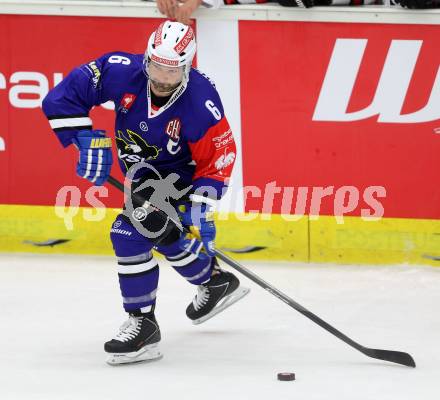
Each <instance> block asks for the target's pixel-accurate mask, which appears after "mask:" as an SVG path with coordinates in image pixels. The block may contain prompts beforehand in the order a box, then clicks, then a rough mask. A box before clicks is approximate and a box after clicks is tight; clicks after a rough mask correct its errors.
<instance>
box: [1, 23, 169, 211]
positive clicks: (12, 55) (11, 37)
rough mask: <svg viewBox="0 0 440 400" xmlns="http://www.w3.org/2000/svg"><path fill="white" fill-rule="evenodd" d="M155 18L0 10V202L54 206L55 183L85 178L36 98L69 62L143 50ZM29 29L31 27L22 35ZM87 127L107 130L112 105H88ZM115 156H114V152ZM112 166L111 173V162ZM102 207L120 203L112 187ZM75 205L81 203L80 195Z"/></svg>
mask: <svg viewBox="0 0 440 400" xmlns="http://www.w3.org/2000/svg"><path fill="white" fill-rule="evenodd" d="M160 21H161V20H160V19H136V18H97V17H53V16H22V15H8V16H0V37H1V38H2V39H1V40H0V118H1V121H2V124H1V128H0V129H1V130H0V138H3V139H4V142H5V150H4V151H0V168H1V174H0V204H32V205H54V204H55V199H56V196H57V192H58V190H59V189H60V188H61V187H63V186H66V185H67V186H78V187H79V188H80V190H81V193H83V194H85V193H86V190H87V188H89V187H90V184H89V183H88V182H87V181H85V180H83V179H80V178H78V177H77V176H76V173H75V163H76V160H77V151H76V149H75V148H73V146H70V147H69V148H67V149H63V148H62V146H61V145H60V144H59V142H58V140H57V139H56V136H55V134H54V133H53V132H52V131H51V129H50V127H49V124H48V121H47V120H46V118H45V116H44V114H43V112H42V110H41V107H40V104H41V100H42V98H44V96H45V95H46V93H47V91H48V90H49V89H51V88H52V87H54V86H55V84H57V83H59V82H60V81H61V80H62V78H63V77H64V76H66V75H67V74H68V73H69V72H70V71H71V70H72V69H73V68H74V67H75V66H78V65H80V64H82V63H85V62H89V61H90V60H93V59H94V58H96V57H99V56H100V55H102V54H104V53H106V52H109V51H117V50H124V51H128V52H133V53H143V52H144V51H145V47H146V43H147V40H148V37H149V34H150V33H151V32H152V31H153V30H154V29H155V27H156V26H157V25H158V24H159V23H160ZM30 32H31V34H30ZM91 116H92V118H93V121H94V126H95V128H99V129H105V130H107V131H108V132H110V133H111V134H112V132H113V111H112V110H110V109H104V108H103V107H97V108H95V109H94V110H92V112H91ZM115 159H116V157H115ZM112 173H113V174H114V175H115V176H119V177H120V176H121V175H119V170H118V168H117V165H116V164H115V167H114V168H113V171H112ZM102 200H103V202H104V203H105V204H106V205H107V206H111V207H120V206H121V204H122V195H121V194H120V193H118V192H116V191H113V192H112V194H111V196H109V198H108V199H102ZM81 204H82V205H89V204H88V203H87V202H86V201H85V196H84V195H83V198H82V200H81Z"/></svg>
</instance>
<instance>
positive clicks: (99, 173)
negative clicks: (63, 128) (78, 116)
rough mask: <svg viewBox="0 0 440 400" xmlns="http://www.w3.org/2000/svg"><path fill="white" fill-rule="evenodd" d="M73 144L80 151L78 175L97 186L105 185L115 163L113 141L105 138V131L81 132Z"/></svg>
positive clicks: (77, 167)
mask: <svg viewBox="0 0 440 400" xmlns="http://www.w3.org/2000/svg"><path fill="white" fill-rule="evenodd" d="M73 143H74V144H75V145H76V147H78V150H79V161H78V164H77V166H76V173H77V174H78V175H79V176H80V177H82V178H85V179H88V180H89V181H90V182H92V183H93V184H94V185H96V186H101V185H102V184H104V183H105V181H106V180H107V178H108V177H109V175H110V170H111V167H112V163H113V157H112V141H111V139H110V138H108V137H106V136H105V131H98V130H96V131H90V130H84V131H80V132H78V134H77V135H76V137H75V138H74V139H73Z"/></svg>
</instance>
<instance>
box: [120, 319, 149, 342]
mask: <svg viewBox="0 0 440 400" xmlns="http://www.w3.org/2000/svg"><path fill="white" fill-rule="evenodd" d="M141 325H142V317H135V316H134V315H130V317H129V318H128V320H127V321H125V322H124V323H123V324H122V325H121V327H120V328H119V332H118V333H117V335H116V336H115V337H114V339H115V340H118V341H120V342H127V341H128V340H131V339H134V338H135V337H136V336H137V335H138V334H139V332H140V330H141Z"/></svg>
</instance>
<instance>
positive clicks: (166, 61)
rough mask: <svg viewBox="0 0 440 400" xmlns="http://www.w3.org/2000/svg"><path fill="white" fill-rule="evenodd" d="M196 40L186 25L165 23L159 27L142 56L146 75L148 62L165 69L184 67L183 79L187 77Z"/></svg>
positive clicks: (151, 36) (194, 51) (194, 52)
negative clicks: (162, 66)
mask: <svg viewBox="0 0 440 400" xmlns="http://www.w3.org/2000/svg"><path fill="white" fill-rule="evenodd" d="M196 47H197V46H196V38H195V35H194V31H193V30H192V28H191V27H190V26H188V25H184V24H181V23H180V22H172V21H165V22H163V23H161V24H160V25H159V27H158V28H157V29H156V31H154V32H153V33H152V34H151V35H150V38H149V40H148V46H147V50H146V51H145V55H144V68H145V72H146V73H147V75H148V62H149V61H154V62H155V63H157V64H160V65H164V66H167V67H181V66H183V67H185V68H184V79H185V80H187V79H188V77H189V71H190V69H191V64H192V60H193V58H194V55H195V54H196Z"/></svg>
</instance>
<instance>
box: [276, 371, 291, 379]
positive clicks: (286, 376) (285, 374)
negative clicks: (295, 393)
mask: <svg viewBox="0 0 440 400" xmlns="http://www.w3.org/2000/svg"><path fill="white" fill-rule="evenodd" d="M278 380H279V381H294V380H295V374H294V373H293V372H279V373H278Z"/></svg>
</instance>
